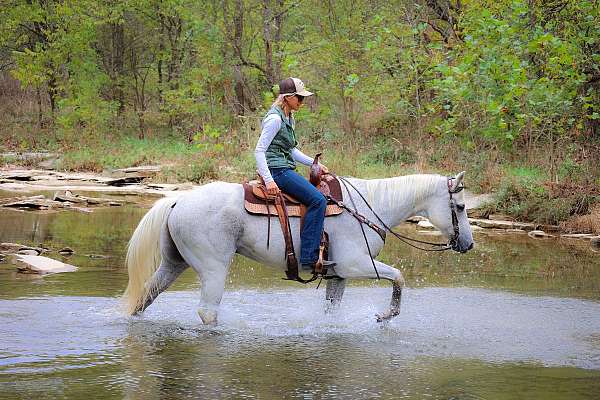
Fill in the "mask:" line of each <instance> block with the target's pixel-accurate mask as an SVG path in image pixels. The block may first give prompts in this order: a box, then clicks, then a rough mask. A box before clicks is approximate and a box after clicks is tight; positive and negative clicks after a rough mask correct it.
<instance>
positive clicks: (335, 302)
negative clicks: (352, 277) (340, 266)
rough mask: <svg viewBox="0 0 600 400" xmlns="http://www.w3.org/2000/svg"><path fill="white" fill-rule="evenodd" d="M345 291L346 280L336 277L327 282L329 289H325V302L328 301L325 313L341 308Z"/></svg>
mask: <svg viewBox="0 0 600 400" xmlns="http://www.w3.org/2000/svg"><path fill="white" fill-rule="evenodd" d="M345 289H346V280H345V279H343V278H339V277H335V278H331V279H329V280H328V281H327V288H326V289H325V300H326V301H327V304H326V306H325V312H331V311H332V310H334V309H336V308H337V307H339V305H340V303H341V301H342V296H343V295H344V290H345Z"/></svg>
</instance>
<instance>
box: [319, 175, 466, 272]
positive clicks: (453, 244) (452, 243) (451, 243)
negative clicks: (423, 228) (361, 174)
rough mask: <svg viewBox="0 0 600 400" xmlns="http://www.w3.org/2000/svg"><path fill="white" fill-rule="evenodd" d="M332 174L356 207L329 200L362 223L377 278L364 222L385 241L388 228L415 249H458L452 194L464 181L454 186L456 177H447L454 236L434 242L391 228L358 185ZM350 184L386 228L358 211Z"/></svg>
mask: <svg viewBox="0 0 600 400" xmlns="http://www.w3.org/2000/svg"><path fill="white" fill-rule="evenodd" d="M330 175H332V176H333V177H335V178H338V179H339V180H340V182H342V184H343V185H344V187H345V188H346V192H347V193H348V197H349V198H350V201H351V203H352V206H353V207H354V209H351V208H350V207H348V206H347V205H345V204H344V203H343V202H339V201H336V200H334V199H332V198H331V197H329V196H328V200H331V201H333V202H334V203H336V204H337V205H338V206H340V207H342V208H343V209H345V210H347V211H348V212H349V213H350V214H351V215H352V216H353V217H354V218H356V219H357V221H358V222H359V223H360V227H361V230H362V233H363V237H364V239H365V243H366V245H367V250H368V251H369V256H370V257H371V263H372V264H373V269H375V273H376V275H377V279H379V272H378V271H377V267H376V266H375V262H374V261H373V256H372V254H371V248H370V246H369V242H368V240H367V237H366V235H365V231H364V228H363V224H366V225H367V226H369V227H370V228H371V229H373V230H374V231H375V232H376V233H377V234H378V235H379V237H380V238H381V240H383V242H384V243H385V238H386V234H385V231H386V230H387V231H388V232H390V233H391V234H392V235H394V236H395V237H396V238H397V239H399V240H400V241H401V242H403V243H405V244H407V245H409V246H411V247H414V248H415V249H418V250H423V251H445V250H452V249H456V248H457V246H458V237H459V234H460V228H459V224H458V215H457V208H458V207H457V205H456V202H455V200H454V199H453V197H452V195H453V194H456V193H460V192H461V191H462V190H463V189H464V188H465V186H464V185H463V184H462V182H461V183H460V185H458V186H457V187H455V188H453V186H454V185H453V184H452V180H453V179H456V178H453V177H448V178H447V186H448V194H449V196H450V198H449V200H448V201H449V205H450V213H451V218H452V230H453V234H452V236H450V237H449V238H448V243H445V244H444V243H432V242H427V241H423V240H419V239H414V238H411V237H408V236H404V235H401V234H399V233H398V232H395V231H394V230H393V229H392V228H390V227H389V226H388V225H387V224H386V223H385V222H383V220H382V219H381V217H379V215H377V213H376V212H375V210H373V207H371V205H370V204H369V202H368V201H367V199H365V197H364V196H363V195H362V193H360V191H359V190H358V189H357V188H356V186H354V185H353V184H352V182H350V181H348V180H347V179H346V178H344V177H341V176H336V175H335V174H332V173H330ZM348 185H350V187H352V189H354V191H355V192H356V193H358V195H359V196H360V198H361V199H362V201H363V202H364V203H365V205H366V206H367V208H368V209H369V210H371V212H372V213H373V215H375V218H377V220H378V221H379V222H380V223H381V225H383V227H384V228H385V230H384V229H382V228H380V227H379V226H377V225H376V224H374V223H373V222H371V221H369V220H368V219H367V218H365V217H364V216H362V215H360V214H359V213H358V210H357V207H356V204H355V203H354V199H353V198H352V193H351V192H350V190H349V188H348ZM415 243H418V244H424V245H428V246H433V248H431V249H427V248H423V247H420V246H418V245H416V244H415Z"/></svg>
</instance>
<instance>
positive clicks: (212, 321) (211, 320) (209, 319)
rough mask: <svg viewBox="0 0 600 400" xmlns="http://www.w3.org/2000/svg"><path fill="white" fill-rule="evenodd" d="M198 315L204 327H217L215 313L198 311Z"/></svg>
mask: <svg viewBox="0 0 600 400" xmlns="http://www.w3.org/2000/svg"><path fill="white" fill-rule="evenodd" d="M198 315H199V316H200V319H201V320H202V323H203V324H204V325H208V326H215V325H217V313H216V312H215V311H205V310H198Z"/></svg>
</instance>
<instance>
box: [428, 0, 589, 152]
mask: <svg viewBox="0 0 600 400" xmlns="http://www.w3.org/2000/svg"><path fill="white" fill-rule="evenodd" d="M584 3H587V4H588V5H589V3H590V2H584ZM530 4H531V2H526V1H519V0H514V1H511V2H510V3H509V5H508V6H507V7H504V8H502V9H501V10H499V11H498V12H497V13H494V12H493V11H490V10H489V9H488V8H487V7H485V6H481V7H477V6H473V7H471V8H469V9H467V10H466V12H465V14H464V16H463V19H462V21H461V24H462V31H463V34H464V44H463V45H461V46H457V47H456V48H455V49H454V51H453V57H452V58H451V59H449V61H448V62H446V63H443V64H441V65H440V66H439V67H438V68H437V70H438V72H439V74H440V78H439V79H436V80H434V82H433V87H434V88H435V90H437V91H439V92H440V96H439V98H438V100H437V104H438V106H437V107H438V108H436V109H435V110H437V109H439V110H443V111H444V112H446V113H447V114H448V118H447V119H446V120H445V122H444V123H443V124H442V125H440V127H439V132H440V133H443V134H447V133H452V134H457V135H459V134H462V133H461V132H463V131H464V130H467V131H468V132H470V133H471V134H473V135H478V136H481V138H482V139H483V140H485V141H493V142H498V143H500V144H505V145H511V144H512V143H513V142H515V141H517V140H519V139H522V140H525V141H528V140H536V139H539V138H542V139H548V138H552V137H553V136H554V135H557V134H558V135H563V134H565V133H566V132H567V131H568V130H569V129H573V128H575V127H576V126H577V125H578V124H580V121H581V119H582V117H583V115H582V114H581V112H580V111H578V109H579V104H580V102H581V100H582V97H581V93H580V90H579V88H581V86H582V84H583V83H584V81H585V79H586V75H585V74H584V73H583V71H582V68H581V65H579V64H578V60H579V59H580V58H581V57H582V52H583V49H582V48H581V47H579V43H578V42H577V41H576V40H575V38H574V37H573V36H572V33H573V32H565V31H564V30H562V29H560V30H559V26H558V25H556V24H555V22H554V21H543V20H541V18H538V17H537V12H538V10H537V9H533V8H531V7H530ZM596 14H597V12H596ZM567 24H568V23H567ZM590 39H591V38H590ZM592 40H596V39H592Z"/></svg>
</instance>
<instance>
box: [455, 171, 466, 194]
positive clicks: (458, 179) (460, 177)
mask: <svg viewBox="0 0 600 400" xmlns="http://www.w3.org/2000/svg"><path fill="white" fill-rule="evenodd" d="M464 177H465V171H462V172H461V173H459V174H458V175H456V176H455V177H454V182H452V190H456V188H457V187H459V186H460V184H461V183H462V181H463V178H464Z"/></svg>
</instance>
